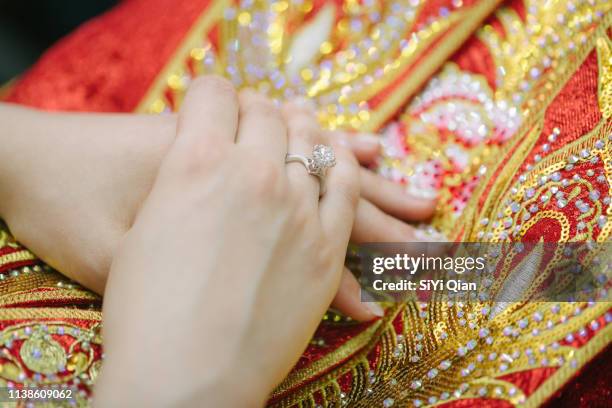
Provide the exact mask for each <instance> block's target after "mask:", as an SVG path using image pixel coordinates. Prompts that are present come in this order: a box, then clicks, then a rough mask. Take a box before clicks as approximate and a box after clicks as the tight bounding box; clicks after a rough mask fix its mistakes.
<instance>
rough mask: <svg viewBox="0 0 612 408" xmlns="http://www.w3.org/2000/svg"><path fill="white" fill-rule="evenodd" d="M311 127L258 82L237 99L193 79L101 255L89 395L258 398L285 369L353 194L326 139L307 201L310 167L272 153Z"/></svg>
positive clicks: (317, 296)
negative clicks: (99, 317) (132, 210)
mask: <svg viewBox="0 0 612 408" xmlns="http://www.w3.org/2000/svg"><path fill="white" fill-rule="evenodd" d="M315 128H316V123H315V122H314V120H313V119H312V117H311V116H310V115H306V114H302V113H300V112H292V113H287V112H286V113H285V116H284V117H283V116H282V114H281V112H280V111H279V110H278V109H277V108H275V106H274V105H273V104H272V103H271V102H270V101H268V100H266V99H265V98H263V97H261V96H259V95H257V94H254V93H251V92H243V93H242V94H241V95H240V101H238V99H237V95H236V94H235V92H234V90H233V89H232V88H231V86H230V84H229V82H225V81H223V80H219V79H216V78H204V79H199V80H197V81H196V82H195V83H194V84H193V85H192V87H191V88H190V90H189V92H188V94H187V96H186V99H185V104H184V106H183V110H182V112H181V115H180V117H179V122H178V136H177V140H176V142H175V143H174V145H173V146H172V147H171V148H170V150H169V152H168V153H167V156H166V157H165V158H164V160H163V162H162V164H161V168H160V171H159V174H158V176H157V180H156V181H155V183H154V185H153V188H152V191H151V193H150V195H149V196H148V198H146V200H145V202H144V204H143V206H142V210H141V211H140V213H139V214H138V216H137V218H136V222H135V223H134V226H133V227H132V228H131V229H130V230H129V232H128V233H127V235H126V236H125V239H124V240H123V242H122V243H121V245H120V246H119V248H118V250H117V254H116V257H115V259H114V260H113V265H112V268H111V272H110V276H109V280H108V285H107V287H106V292H105V299H104V336H105V354H106V358H105V362H104V366H103V369H102V375H101V378H100V379H99V381H98V384H97V388H96V390H95V396H94V400H95V402H96V404H97V406H98V407H115V406H147V407H169V406H186V407H187V406H189V407H191V406H202V403H203V401H205V404H206V406H211V407H231V406H239V407H242V406H258V405H262V404H263V403H264V401H265V398H266V397H267V395H268V393H269V392H270V391H271V390H272V388H273V387H274V386H275V385H276V384H277V383H278V382H279V381H281V380H282V379H283V378H284V377H285V376H286V374H287V373H288V372H289V370H290V369H291V367H292V366H293V365H294V364H295V362H296V361H297V359H298V358H299V356H300V354H301V353H302V351H303V350H304V349H305V347H306V345H307V343H308V341H309V339H310V338H311V336H312V334H313V333H314V331H315V329H316V327H317V325H318V323H319V321H320V318H321V316H322V315H323V313H324V312H325V310H326V309H327V307H328V306H329V304H330V302H331V300H332V298H333V297H334V294H335V293H336V291H337V289H338V285H339V283H340V278H341V274H342V268H343V262H344V255H345V251H346V248H347V244H348V241H349V236H350V232H351V227H352V225H353V219H354V216H355V212H356V206H357V202H358V198H359V167H358V164H357V162H356V160H355V159H354V157H353V155H352V154H351V153H350V152H349V151H347V150H345V149H344V148H342V147H341V146H339V145H336V146H335V147H334V148H335V152H336V158H337V164H336V166H335V167H333V168H331V169H330V170H329V171H328V174H327V189H326V192H325V194H324V195H323V196H322V197H321V199H320V200H319V183H318V180H317V179H316V178H315V177H313V176H311V175H309V174H308V173H307V171H306V169H305V168H304V167H303V166H302V165H301V164H299V163H298V164H295V163H291V164H285V155H286V153H287V152H291V153H297V154H305V155H308V154H309V153H310V151H311V149H312V146H313V143H316V141H317V140H316V138H317V132H311V131H310V129H315ZM235 138H236V140H234V139H235ZM151 390H154V392H151Z"/></svg>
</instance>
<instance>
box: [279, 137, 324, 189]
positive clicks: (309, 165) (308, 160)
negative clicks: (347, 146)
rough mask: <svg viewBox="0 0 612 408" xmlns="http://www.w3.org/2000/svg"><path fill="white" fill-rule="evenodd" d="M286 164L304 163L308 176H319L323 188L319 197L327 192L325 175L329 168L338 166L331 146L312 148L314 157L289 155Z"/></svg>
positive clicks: (286, 157)
mask: <svg viewBox="0 0 612 408" xmlns="http://www.w3.org/2000/svg"><path fill="white" fill-rule="evenodd" d="M285 163H302V165H304V167H306V171H307V172H308V174H310V175H313V176H317V177H318V178H319V183H320V187H321V188H320V189H319V196H321V195H323V193H324V192H325V174H326V173H327V169H328V168H330V167H334V166H335V165H336V155H335V154H334V150H333V149H332V148H331V147H330V146H325V145H321V144H318V145H315V146H314V147H313V148H312V157H306V156H302V155H301V154H290V153H287V155H286V156H285Z"/></svg>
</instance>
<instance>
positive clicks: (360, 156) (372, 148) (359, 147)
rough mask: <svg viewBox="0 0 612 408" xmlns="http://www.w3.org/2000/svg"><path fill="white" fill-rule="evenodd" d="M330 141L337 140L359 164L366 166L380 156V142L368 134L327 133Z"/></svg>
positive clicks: (335, 131)
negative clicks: (349, 151) (351, 153)
mask: <svg viewBox="0 0 612 408" xmlns="http://www.w3.org/2000/svg"><path fill="white" fill-rule="evenodd" d="M328 134H329V138H330V140H337V141H338V143H340V144H343V145H344V146H345V147H347V148H348V149H350V150H351V151H352V152H353V154H354V155H355V157H356V158H357V160H358V161H359V163H360V164H362V165H364V166H366V165H369V164H372V163H374V162H375V161H376V159H377V158H378V157H379V154H380V140H379V139H378V137H376V136H374V135H372V134H370V133H348V132H343V131H338V130H334V131H328Z"/></svg>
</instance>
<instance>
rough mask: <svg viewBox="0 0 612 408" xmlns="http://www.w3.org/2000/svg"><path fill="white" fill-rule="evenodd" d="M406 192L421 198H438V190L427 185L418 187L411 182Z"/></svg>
mask: <svg viewBox="0 0 612 408" xmlns="http://www.w3.org/2000/svg"><path fill="white" fill-rule="evenodd" d="M406 193H407V194H408V195H410V196H412V197H414V198H417V199H419V200H435V199H436V198H438V190H436V189H433V188H426V187H417V186H415V185H413V184H409V185H408V187H407V188H406Z"/></svg>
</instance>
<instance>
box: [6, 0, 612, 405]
mask: <svg viewBox="0 0 612 408" xmlns="http://www.w3.org/2000/svg"><path fill="white" fill-rule="evenodd" d="M611 22H612V3H610V2H608V1H606V0H571V1H561V0H513V1H508V2H500V1H497V0H398V1H394V0H390V1H383V0H333V1H331V0H330V1H324V0H294V1H287V0H273V1H257V0H243V1H238V2H232V1H229V0H173V1H171V0H128V1H124V2H121V3H120V4H119V5H118V6H117V7H116V8H114V9H113V10H111V11H110V12H108V13H106V14H104V15H102V16H100V17H99V18H96V19H94V20H93V21H91V22H89V23H87V24H85V25H84V26H82V27H81V28H79V29H78V30H76V32H74V33H73V34H71V35H69V36H68V37H67V38H65V39H63V40H62V41H60V42H59V43H58V44H57V45H55V46H54V47H53V48H51V49H50V50H49V51H48V52H47V53H46V54H45V55H44V56H43V57H42V58H41V59H40V61H39V62H38V63H37V64H36V65H35V66H34V67H33V68H32V69H31V70H30V71H29V72H27V73H26V74H25V75H24V76H23V77H21V78H20V79H18V80H17V81H15V82H14V83H13V84H12V85H11V86H10V88H7V89H5V91H4V98H5V100H7V101H10V102H15V103H20V104H25V105H30V106H35V107H39V108H43V109H49V110H75V111H106V112H148V113H151V114H163V113H165V112H171V111H175V110H176V109H177V108H178V107H179V106H180V103H181V99H182V97H183V94H184V92H185V90H186V87H187V85H188V83H189V81H190V80H191V79H192V78H193V77H194V76H197V75H200V74H204V73H218V74H222V75H225V76H226V77H228V78H229V79H230V80H231V81H232V82H233V83H234V84H235V85H236V86H237V87H245V86H250V87H253V88H256V89H258V90H260V91H262V92H265V93H267V94H268V95H270V96H271V97H273V98H277V99H285V98H291V97H294V96H296V95H303V96H306V97H308V98H310V99H312V100H313V101H314V102H315V103H316V105H317V107H318V111H317V113H318V117H319V120H320V122H321V124H322V125H323V126H324V127H326V128H330V129H336V128H342V129H348V130H359V131H376V132H378V133H379V134H380V138H381V141H382V144H383V152H382V155H381V157H380V160H379V164H378V171H379V172H380V173H381V174H383V175H385V176H387V177H389V178H391V179H393V180H395V181H397V182H398V183H405V184H407V185H411V186H416V187H418V188H421V189H431V190H435V191H437V192H438V193H439V197H440V203H439V206H438V209H437V212H436V215H435V216H434V218H433V220H432V223H433V225H434V226H435V227H436V228H437V229H438V230H440V231H442V232H443V233H444V234H445V235H446V236H447V237H449V238H450V239H451V240H455V241H466V242H475V241H486V242H520V241H529V242H535V241H538V240H541V241H545V242H600V243H602V242H606V241H607V240H609V238H610V237H609V235H610V231H611V230H612V220H611V216H612V205H611V203H610V200H611V199H610V192H611V186H612V157H611V153H612V149H611V147H612V120H611V117H612V42H611V39H610V35H611V34H612V28H611V25H610V24H611ZM539 261H541V260H539ZM538 265H539V264H538ZM540 267H541V271H545V270H546V269H545V267H544V265H540ZM507 273H508V274H511V273H513V271H512V270H511V269H510V270H508V271H507ZM544 273H545V272H542V274H544ZM538 276H541V275H538ZM538 279H540V278H535V279H534V282H531V283H530V284H531V285H537V283H538V282H537V281H538ZM541 279H543V278H541ZM526 296H527V295H526ZM100 305H101V300H100V298H99V297H98V296H96V295H94V294H93V293H91V292H89V291H88V290H86V289H84V288H82V287H80V286H79V285H77V284H74V283H72V282H70V281H69V280H67V279H66V278H64V277H63V276H62V275H61V274H59V273H58V272H56V271H54V270H53V269H52V268H50V267H48V266H47V265H45V264H44V263H43V262H41V261H40V260H38V259H37V258H36V256H35V255H34V254H32V253H31V252H29V251H28V250H27V248H24V247H22V246H20V245H19V244H18V243H17V242H15V241H14V240H13V239H12V238H11V236H10V234H9V232H8V230H7V229H6V228H4V229H0V329H1V331H0V343H1V344H2V346H3V347H2V353H0V385H1V386H6V385H10V384H13V385H19V384H26V385H42V384H69V385H73V386H76V387H78V388H79V390H81V392H80V394H79V396H78V398H79V399H78V403H79V404H80V405H82V406H87V405H88V403H89V399H88V398H89V396H90V394H91V389H92V387H93V384H94V383H95V380H96V376H97V374H98V371H99V368H100V366H101V358H102V357H101V356H102V338H101V335H100V322H101V308H100ZM611 322H612V312H611V304H610V303H609V302H606V301H598V299H595V300H592V301H585V302H571V303H570V302H558V303H555V302H528V301H525V302H517V303H512V304H509V305H506V307H505V308H504V309H503V310H497V312H496V313H492V312H491V304H490V302H487V301H469V302H456V303H454V302H430V303H425V302H404V303H400V304H392V305H388V306H387V310H386V315H385V317H384V318H381V319H378V320H375V321H373V322H369V323H357V322H354V321H351V320H350V319H347V318H345V317H343V316H341V315H339V314H336V313H334V312H332V311H330V312H329V313H328V314H327V315H326V316H325V318H324V320H323V322H322V323H321V325H320V327H319V329H318V331H317V333H316V334H315V337H314V338H313V339H312V342H311V344H310V345H309V347H308V349H307V350H306V351H305V353H304V354H303V356H302V358H301V359H300V360H299V362H298V364H297V366H296V367H295V368H294V370H293V371H292V372H291V373H290V375H289V376H288V377H287V378H286V379H285V380H284V381H283V382H282V383H281V384H280V385H279V386H278V387H277V389H276V390H275V391H274V392H273V393H272V395H271V396H270V399H269V402H268V403H269V405H270V406H272V407H294V406H295V407H336V406H338V407H339V406H351V407H392V406H401V407H404V406H414V407H420V406H436V405H443V406H445V407H467V406H475V405H478V406H487V407H509V406H539V405H541V404H544V403H545V402H546V401H552V402H553V403H555V404H561V403H563V402H564V401H565V402H566V403H568V404H581V405H583V406H595V405H598V404H605V403H607V401H606V395H608V396H609V392H610V390H609V388H610V385H609V379H608V380H607V379H606V377H605V371H608V370H609V366H606V364H610V362H612V358H611V357H610V356H611V355H610V351H609V348H607V346H608V345H609V344H610V342H611V340H612V324H611ZM160 330H164V328H160ZM176 352H177V353H180V352H181V351H180V350H176ZM203 364H205V362H203ZM593 367H595V369H593ZM597 367H600V368H599V369H597ZM602 371H603V372H604V373H602ZM602 374H604V375H603V377H602ZM568 390H569V391H568ZM572 398H574V399H572ZM608 403H609V402H608Z"/></svg>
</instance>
